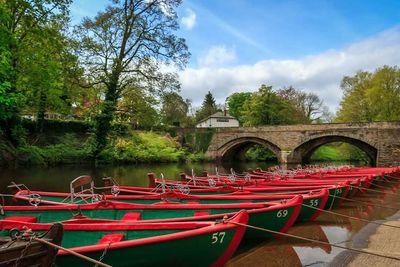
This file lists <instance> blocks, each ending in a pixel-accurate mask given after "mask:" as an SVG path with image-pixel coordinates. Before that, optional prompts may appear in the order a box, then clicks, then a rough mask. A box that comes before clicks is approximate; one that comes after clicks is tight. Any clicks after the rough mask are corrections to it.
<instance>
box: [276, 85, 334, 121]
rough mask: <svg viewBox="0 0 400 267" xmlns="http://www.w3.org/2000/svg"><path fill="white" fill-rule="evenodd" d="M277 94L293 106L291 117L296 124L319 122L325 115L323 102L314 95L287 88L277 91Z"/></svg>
mask: <svg viewBox="0 0 400 267" xmlns="http://www.w3.org/2000/svg"><path fill="white" fill-rule="evenodd" d="M277 94H278V95H279V96H280V97H282V98H283V99H285V100H287V101H289V102H290V103H292V104H293V106H294V107H295V110H294V111H295V112H294V113H293V114H292V117H293V118H294V119H295V120H296V122H298V123H310V122H315V121H319V120H321V118H322V117H323V115H324V114H325V113H324V104H323V101H322V100H321V99H320V98H319V96H318V95H316V94H314V93H306V92H304V91H301V90H298V89H296V88H294V87H293V86H289V87H284V88H282V89H279V90H278V91H277ZM325 112H326V108H325Z"/></svg>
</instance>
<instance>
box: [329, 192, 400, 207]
mask: <svg viewBox="0 0 400 267" xmlns="http://www.w3.org/2000/svg"><path fill="white" fill-rule="evenodd" d="M329 196H331V197H337V198H341V199H344V200H348V201H351V202H356V203H362V204H366V205H369V206H374V207H381V208H387V209H393V210H400V207H393V206H387V205H379V204H371V203H369V202H366V201H362V200H355V199H352V198H347V197H340V196H335V195H331V194H329Z"/></svg>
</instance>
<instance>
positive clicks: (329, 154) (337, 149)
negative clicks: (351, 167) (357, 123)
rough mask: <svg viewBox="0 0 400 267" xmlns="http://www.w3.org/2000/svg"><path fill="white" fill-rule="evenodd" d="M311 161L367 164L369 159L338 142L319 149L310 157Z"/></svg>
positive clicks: (361, 152)
mask: <svg viewBox="0 0 400 267" xmlns="http://www.w3.org/2000/svg"><path fill="white" fill-rule="evenodd" d="M311 161H361V162H369V159H368V157H367V155H366V154H365V153H364V152H363V151H361V150H360V149H358V148H356V147H355V146H353V145H350V144H346V143H339V142H338V143H331V144H328V145H325V146H321V147H319V148H318V149H317V150H315V152H314V154H313V155H312V156H311Z"/></svg>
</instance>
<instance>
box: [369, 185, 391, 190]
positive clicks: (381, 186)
mask: <svg viewBox="0 0 400 267" xmlns="http://www.w3.org/2000/svg"><path fill="white" fill-rule="evenodd" d="M371 186H373V187H378V188H385V189H391V188H392V187H390V186H383V185H379V184H371Z"/></svg>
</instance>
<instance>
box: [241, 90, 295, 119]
mask: <svg viewBox="0 0 400 267" xmlns="http://www.w3.org/2000/svg"><path fill="white" fill-rule="evenodd" d="M293 109H294V108H293V106H292V105H291V104H290V102H289V101H287V100H284V99H282V98H281V97H279V96H278V94H277V93H275V92H274V91H272V87H271V86H266V85H261V87H260V88H259V90H258V92H256V93H254V94H253V95H252V96H251V98H250V99H249V100H247V101H246V102H245V103H244V108H243V120H244V125H246V126H256V125H274V124H293V123H294V122H295V121H294V118H293V117H292V116H291V115H290V114H292V113H293Z"/></svg>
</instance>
